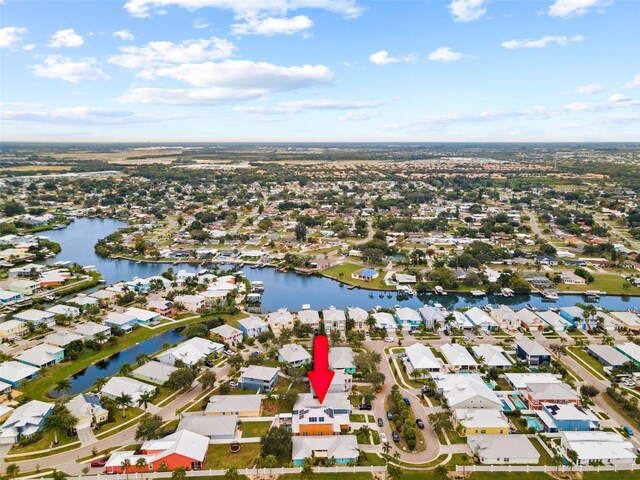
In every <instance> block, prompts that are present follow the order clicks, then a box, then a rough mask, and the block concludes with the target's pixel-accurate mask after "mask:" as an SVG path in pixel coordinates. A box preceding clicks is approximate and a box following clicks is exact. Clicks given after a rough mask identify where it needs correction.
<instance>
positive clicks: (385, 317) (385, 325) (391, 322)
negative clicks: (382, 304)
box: [371, 312, 397, 333]
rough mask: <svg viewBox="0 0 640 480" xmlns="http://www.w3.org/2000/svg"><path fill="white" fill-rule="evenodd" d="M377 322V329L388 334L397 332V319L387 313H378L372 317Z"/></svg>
mask: <svg viewBox="0 0 640 480" xmlns="http://www.w3.org/2000/svg"><path fill="white" fill-rule="evenodd" d="M371 316H372V317H373V319H374V320H375V322H376V328H378V329H380V330H384V331H386V332H388V333H391V332H395V331H396V328H397V325H396V319H395V318H394V317H393V315H391V314H390V313H387V312H377V313H374V314H373V315H371Z"/></svg>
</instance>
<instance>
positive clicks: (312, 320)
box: [297, 310, 320, 332]
mask: <svg viewBox="0 0 640 480" xmlns="http://www.w3.org/2000/svg"><path fill="white" fill-rule="evenodd" d="M297 316H298V320H299V321H300V323H301V324H302V325H308V326H309V327H311V328H312V329H313V331H314V332H315V331H317V330H318V329H319V328H320V313H319V312H318V311H317V310H300V311H299V312H298V313H297Z"/></svg>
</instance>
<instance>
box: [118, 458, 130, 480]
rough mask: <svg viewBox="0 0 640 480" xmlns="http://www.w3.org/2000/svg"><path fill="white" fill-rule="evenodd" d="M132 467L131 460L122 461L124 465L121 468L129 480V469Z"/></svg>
mask: <svg viewBox="0 0 640 480" xmlns="http://www.w3.org/2000/svg"><path fill="white" fill-rule="evenodd" d="M130 466H131V460H129V459H128V458H125V459H124V460H123V461H122V463H121V464H120V467H121V468H122V471H123V472H124V474H125V475H126V476H127V480H129V467H130Z"/></svg>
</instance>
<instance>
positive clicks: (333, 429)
mask: <svg viewBox="0 0 640 480" xmlns="http://www.w3.org/2000/svg"><path fill="white" fill-rule="evenodd" d="M350 428H351V427H350V425H349V414H348V413H346V414H345V413H336V412H335V411H334V409H332V408H331V407H322V406H321V407H315V408H313V407H312V408H303V409H301V410H299V411H298V412H297V413H294V414H293V418H292V422H291V431H292V433H293V434H294V435H300V436H303V437H310V436H327V435H340V434H341V433H343V432H348V431H349V430H350Z"/></svg>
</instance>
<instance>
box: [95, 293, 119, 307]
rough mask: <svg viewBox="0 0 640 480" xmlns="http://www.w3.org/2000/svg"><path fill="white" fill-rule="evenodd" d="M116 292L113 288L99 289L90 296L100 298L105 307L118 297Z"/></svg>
mask: <svg viewBox="0 0 640 480" xmlns="http://www.w3.org/2000/svg"><path fill="white" fill-rule="evenodd" d="M116 295H117V294H116V292H112V291H111V290H106V289H103V290H98V291H97V292H93V293H90V294H89V296H90V297H93V298H95V299H97V300H98V302H99V303H100V305H102V306H103V307H108V306H109V305H110V304H111V303H113V301H114V300H115V298H116Z"/></svg>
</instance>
